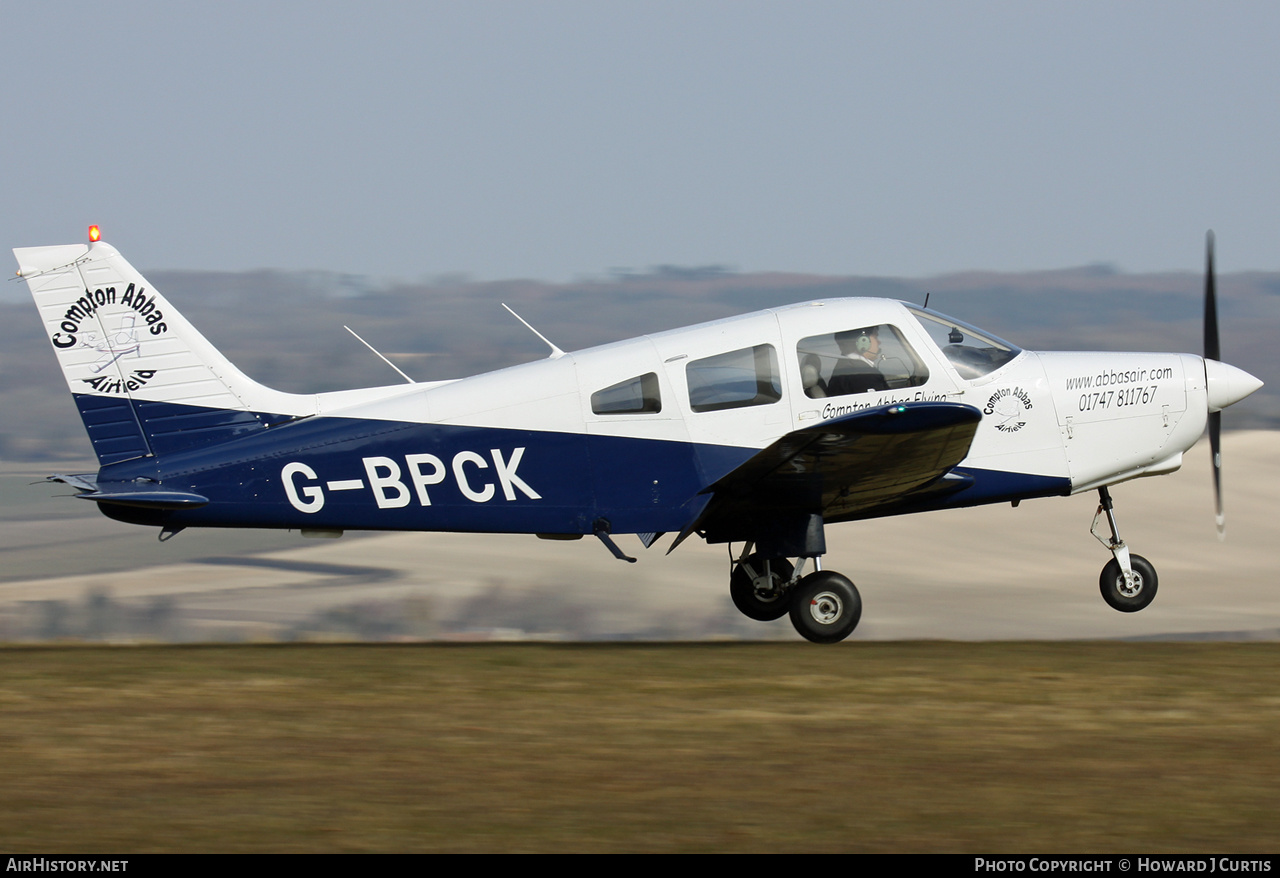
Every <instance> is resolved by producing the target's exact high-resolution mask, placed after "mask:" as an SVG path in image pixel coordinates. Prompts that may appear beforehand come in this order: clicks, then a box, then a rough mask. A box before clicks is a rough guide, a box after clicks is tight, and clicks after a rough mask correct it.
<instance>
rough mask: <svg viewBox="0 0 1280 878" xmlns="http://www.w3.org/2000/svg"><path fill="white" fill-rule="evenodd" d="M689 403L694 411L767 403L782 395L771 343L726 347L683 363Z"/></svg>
mask: <svg viewBox="0 0 1280 878" xmlns="http://www.w3.org/2000/svg"><path fill="white" fill-rule="evenodd" d="M685 377H686V379H687V380H688V382H689V407H690V408H691V409H693V410H694V411H695V412H718V411H722V410H724V409H737V408H745V407H747V406H753V405H769V404H770V403H775V402H777V401H778V400H780V399H782V376H781V375H780V374H779V372H778V354H777V351H775V350H774V349H773V345H768V344H760V345H756V346H755V347H751V348H742V349H741V350H736V351H729V352H728V353H727V354H716V355H715V356H714V357H704V358H703V359H701V360H694V361H693V362H691V363H689V365H688V366H686V367H685Z"/></svg>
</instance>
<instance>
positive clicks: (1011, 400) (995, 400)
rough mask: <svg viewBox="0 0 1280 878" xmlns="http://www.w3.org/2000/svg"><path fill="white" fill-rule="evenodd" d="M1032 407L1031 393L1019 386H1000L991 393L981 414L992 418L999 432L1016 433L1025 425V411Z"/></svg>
mask: <svg viewBox="0 0 1280 878" xmlns="http://www.w3.org/2000/svg"><path fill="white" fill-rule="evenodd" d="M1034 407H1035V406H1033V405H1032V404H1031V395H1030V394H1029V393H1027V392H1026V391H1025V390H1023V389H1022V388H1021V387H1013V388H1009V387H1002V388H1000V389H999V390H997V391H996V392H995V393H993V394H991V398H990V399H988V400H987V404H986V406H984V407H983V409H982V414H983V415H986V416H987V417H990V418H992V419H993V420H994V421H995V428H996V429H997V430H999V431H1000V432H1001V433H1016V432H1018V431H1019V430H1021V429H1022V428H1023V427H1025V426H1026V425H1027V412H1029V411H1031V409H1033V408H1034Z"/></svg>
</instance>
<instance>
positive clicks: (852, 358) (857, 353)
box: [827, 326, 889, 396]
mask: <svg viewBox="0 0 1280 878" xmlns="http://www.w3.org/2000/svg"><path fill="white" fill-rule="evenodd" d="M835 338H836V344H837V345H838V346H839V348H840V353H841V354H842V355H843V356H841V358H840V359H839V360H838V361H836V366H835V369H833V370H832V372H831V380H829V381H828V382H827V394H828V395H829V396H844V395H846V394H849V393H866V392H867V391H868V390H888V389H889V384H888V382H887V381H885V377H884V375H882V374H881V372H880V361H881V360H882V359H883V357H884V355H883V354H882V353H880V327H879V326H867V327H863V328H862V329H850V330H846V331H844V332H837V333H836V335H835Z"/></svg>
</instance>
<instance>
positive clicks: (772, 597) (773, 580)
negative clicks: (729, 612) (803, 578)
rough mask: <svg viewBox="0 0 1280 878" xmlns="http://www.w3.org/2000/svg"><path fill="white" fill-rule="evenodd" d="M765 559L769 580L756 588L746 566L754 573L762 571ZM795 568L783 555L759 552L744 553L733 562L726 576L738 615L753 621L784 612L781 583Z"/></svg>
mask: <svg viewBox="0 0 1280 878" xmlns="http://www.w3.org/2000/svg"><path fill="white" fill-rule="evenodd" d="M766 560H768V561H769V583H768V587H766V588H764V589H757V588H756V583H755V578H754V577H753V576H752V574H750V573H748V572H747V568H748V567H750V568H751V569H752V570H754V571H755V574H756V575H757V576H763V575H764V563H765V561H766ZM793 573H795V568H794V567H793V566H792V565H791V562H790V561H788V560H787V559H786V558H769V559H765V558H764V557H762V556H760V555H748V556H747V557H746V558H745V559H743V563H741V564H735V565H734V567H733V575H731V576H730V577H729V596H730V597H731V598H733V605H734V606H735V607H737V608H738V610H739V611H740V612H741V613H742V615H744V616H746V617H747V618H749V619H755V620H756V621H757V622H772V621H773V620H774V619H781V618H782V617H783V616H785V615H787V592H786V589H785V588H784V586H785V585H786V584H787V583H788V582H790V581H791V576H792V574H793Z"/></svg>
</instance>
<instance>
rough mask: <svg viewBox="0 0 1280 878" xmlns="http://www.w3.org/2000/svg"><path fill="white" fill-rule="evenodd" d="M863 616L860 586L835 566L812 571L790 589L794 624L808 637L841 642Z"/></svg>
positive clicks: (815, 639)
mask: <svg viewBox="0 0 1280 878" xmlns="http://www.w3.org/2000/svg"><path fill="white" fill-rule="evenodd" d="M861 618H862V596H861V595H859V594H858V589H857V588H855V587H854V584H853V583H852V582H851V581H850V580H849V579H848V577H845V576H841V575H840V574H839V573H836V572H835V571H833V570H820V571H818V572H817V573H810V574H809V575H808V576H806V577H805V578H804V579H802V580H800V582H799V584H797V585H796V587H795V588H794V589H792V590H791V624H792V625H794V626H795V628H796V631H798V632H800V636H801V637H803V638H804V639H805V640H811V641H813V642H814V643H839V642H840V641H841V640H844V639H845V638H846V637H848V636H849V635H850V634H852V633H853V629H854V628H857V627H858V620H859V619H861Z"/></svg>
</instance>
